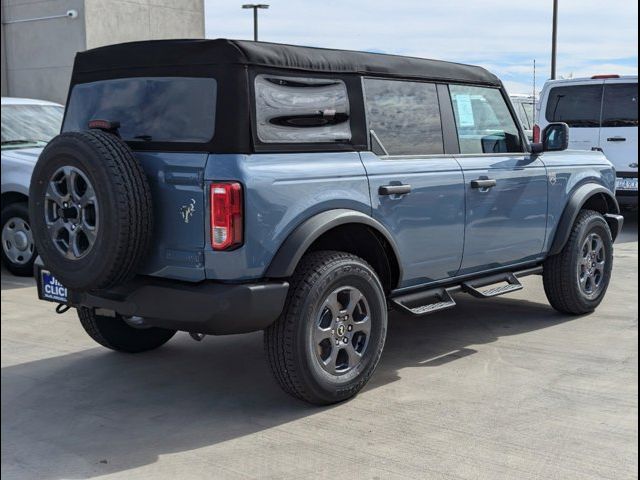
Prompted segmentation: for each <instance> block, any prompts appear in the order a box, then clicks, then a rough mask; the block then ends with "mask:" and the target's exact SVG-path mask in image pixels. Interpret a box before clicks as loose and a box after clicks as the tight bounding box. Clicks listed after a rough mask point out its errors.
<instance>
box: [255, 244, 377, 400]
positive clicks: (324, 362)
mask: <svg viewBox="0 0 640 480" xmlns="http://www.w3.org/2000/svg"><path fill="white" fill-rule="evenodd" d="M386 332H387V310H386V302H385V295H384V291H383V289H382V285H381V284H380V281H379V280H378V278H377V276H376V274H375V272H374V270H373V269H372V268H371V266H369V264H367V263H366V262H365V261H364V260H362V259H361V258H359V257H356V256H354V255H351V254H348V253H342V252H330V251H322V252H313V253H310V254H308V255H306V256H305V257H303V258H302V260H301V261H300V264H299V266H298V268H297V269H296V272H295V274H294V277H293V279H292V282H291V288H290V290H289V295H288V298H287V302H286V305H285V308H284V311H283V313H282V315H281V316H280V318H279V319H278V320H277V321H276V322H275V323H274V324H273V325H271V326H270V327H269V328H267V330H265V336H264V339H265V350H266V352H267V355H268V357H269V363H270V365H271V369H272V371H273V373H274V375H275V377H276V379H277V380H278V383H279V384H280V386H281V387H282V388H283V389H284V390H285V391H286V392H287V393H289V394H291V395H293V396H294V397H297V398H300V399H302V400H306V401H308V402H310V403H314V404H319V405H322V404H330V403H335V402H339V401H342V400H346V399H348V398H350V397H352V396H354V395H355V394H356V393H358V391H360V389H362V387H364V385H365V384H366V383H367V381H368V380H369V377H370V376H371V374H372V373H373V371H374V370H375V368H376V365H377V364H378V361H379V359H380V355H381V354H382V348H383V346H384V341H385V337H386Z"/></svg>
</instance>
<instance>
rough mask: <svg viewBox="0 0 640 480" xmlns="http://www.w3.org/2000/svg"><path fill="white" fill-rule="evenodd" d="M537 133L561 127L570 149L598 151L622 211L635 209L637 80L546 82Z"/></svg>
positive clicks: (604, 77)
mask: <svg viewBox="0 0 640 480" xmlns="http://www.w3.org/2000/svg"><path fill="white" fill-rule="evenodd" d="M537 122H538V128H537V131H538V132H540V131H541V129H544V128H545V127H546V126H547V125H548V124H549V123H550V122H564V123H566V124H568V125H569V128H570V131H571V134H570V137H569V148H572V149H578V150H599V151H602V152H604V154H605V155H606V157H607V158H608V159H609V160H610V161H611V163H613V165H614V167H615V169H616V175H617V180H616V197H617V198H618V202H619V203H620V205H622V206H624V207H635V208H637V206H638V77H637V76H620V75H595V76H593V77H591V78H573V79H570V80H550V81H548V82H547V83H545V85H544V88H543V89H542V92H541V94H540V110H539V114H538V117H537Z"/></svg>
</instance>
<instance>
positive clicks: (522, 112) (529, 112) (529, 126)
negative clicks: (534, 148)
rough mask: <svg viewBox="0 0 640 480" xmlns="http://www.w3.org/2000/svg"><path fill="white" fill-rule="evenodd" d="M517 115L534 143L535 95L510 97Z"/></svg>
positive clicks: (512, 95) (513, 95)
mask: <svg viewBox="0 0 640 480" xmlns="http://www.w3.org/2000/svg"><path fill="white" fill-rule="evenodd" d="M509 98H511V103H513V108H514V110H515V111H516V115H517V116H518V119H519V120H520V123H521V124H522V128H523V129H524V133H525V134H526V135H527V138H528V139H529V141H531V142H532V141H533V125H534V124H535V115H536V101H535V98H534V96H533V95H523V94H518V93H514V94H511V95H509Z"/></svg>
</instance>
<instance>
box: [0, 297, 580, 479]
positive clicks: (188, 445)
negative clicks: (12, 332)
mask: <svg viewBox="0 0 640 480" xmlns="http://www.w3.org/2000/svg"><path fill="white" fill-rule="evenodd" d="M457 300H458V301H459V307H458V308H456V309H453V310H449V311H446V312H443V313H441V314H438V315H434V316H432V317H424V318H417V317H410V316H407V315H403V314H399V313H397V312H394V313H392V315H391V316H390V320H389V332H388V341H387V345H386V347H385V352H384V354H383V358H382V360H381V362H380V365H379V366H378V369H377V371H376V373H375V374H374V376H373V378H372V380H371V382H370V383H369V385H368V386H367V387H366V389H367V390H372V389H375V388H379V387H382V386H384V385H387V384H389V383H391V382H395V381H396V380H398V379H399V378H400V375H401V370H402V369H404V368H407V367H427V368H438V367H439V366H441V365H443V364H444V363H447V362H454V361H456V360H457V359H459V358H462V357H465V356H469V355H473V354H474V353H475V350H474V349H473V346H474V345H479V344H488V343H492V342H495V341H496V340H498V339H499V338H500V337H504V336H508V335H518V334H523V333H526V332H531V331H535V330H539V329H543V328H547V327H551V326H554V325H558V324H560V323H563V322H566V321H570V320H572V319H574V318H575V317H567V316H562V315H560V314H557V313H555V312H554V311H553V310H552V309H551V308H550V307H549V306H548V305H546V304H542V303H534V302H530V301H525V300H513V299H504V298H499V299H495V300H492V301H488V302H485V301H482V300H478V299H474V298H471V297H467V296H458V298H457ZM480 303H482V305H480ZM425 374H428V373H427V371H425ZM2 386H3V388H2V418H3V422H2V438H3V459H2V463H3V473H7V472H9V471H15V470H13V468H14V467H15V466H20V465H24V466H25V468H24V469H22V468H20V470H19V471H20V474H21V475H20V476H21V478H25V476H27V477H28V476H29V473H28V472H34V476H33V477H32V478H39V479H61V478H88V477H93V476H98V475H104V474H108V473H114V472H122V471H127V470H129V469H132V468H136V467H139V466H142V465H147V464H151V463H154V462H156V460H157V459H158V457H159V456H160V455H165V454H170V453H173V452H182V451H188V450H193V449H197V448H200V447H204V446H209V445H213V444H216V443H220V442H226V441H228V440H232V439H235V438H238V437H242V436H245V435H249V434H253V433H256V432H260V431H263V430H266V429H270V428H273V427H277V426H281V425H283V424H287V423H289V422H292V421H295V420H297V419H300V418H303V417H307V416H311V415H315V414H318V413H321V412H323V411H325V410H328V409H331V408H344V405H342V406H341V405H337V406H333V407H324V408H318V407H313V406H309V405H306V404H305V403H303V402H300V401H297V400H295V399H293V398H290V397H289V396H287V395H286V394H284V393H283V392H282V391H281V390H280V389H279V388H278V386H277V385H276V383H275V381H274V380H273V379H272V377H271V374H270V372H269V370H268V366H267V363H266V358H265V357H264V354H263V351H262V334H261V333H255V334H248V335H237V336H229V337H211V338H209V337H207V338H206V339H205V341H204V342H202V343H201V344H194V343H193V342H192V341H190V340H189V339H188V337H187V336H186V335H184V334H182V335H180V336H179V337H176V339H174V340H173V341H172V342H170V343H169V344H168V345H166V346H165V347H163V348H162V349H159V350H158V351H155V352H149V353H147V354H143V355H138V356H134V355H124V354H118V353H113V352H109V351H106V350H104V349H101V348H95V349H93V348H92V349H89V350H85V351H81V352H78V353H73V354H69V355H62V356H58V357H54V358H48V359H44V360H38V361H34V362H29V363H23V364H18V365H14V366H9V367H6V368H3V369H2ZM357 401H358V399H357V398H356V399H355V400H353V402H357Z"/></svg>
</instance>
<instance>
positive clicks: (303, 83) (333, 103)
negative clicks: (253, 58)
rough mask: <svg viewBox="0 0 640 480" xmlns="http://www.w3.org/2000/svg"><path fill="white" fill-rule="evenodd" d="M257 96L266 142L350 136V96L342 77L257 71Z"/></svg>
mask: <svg viewBox="0 0 640 480" xmlns="http://www.w3.org/2000/svg"><path fill="white" fill-rule="evenodd" d="M255 97H256V123H257V134H258V139H259V140H260V141H261V142H263V143H324V142H347V141H349V140H351V126H350V122H349V97H348V95H347V87H346V85H345V83H344V82H343V81H342V80H336V79H330V78H304V77H282V76H276V75H257V76H256V79H255Z"/></svg>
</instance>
